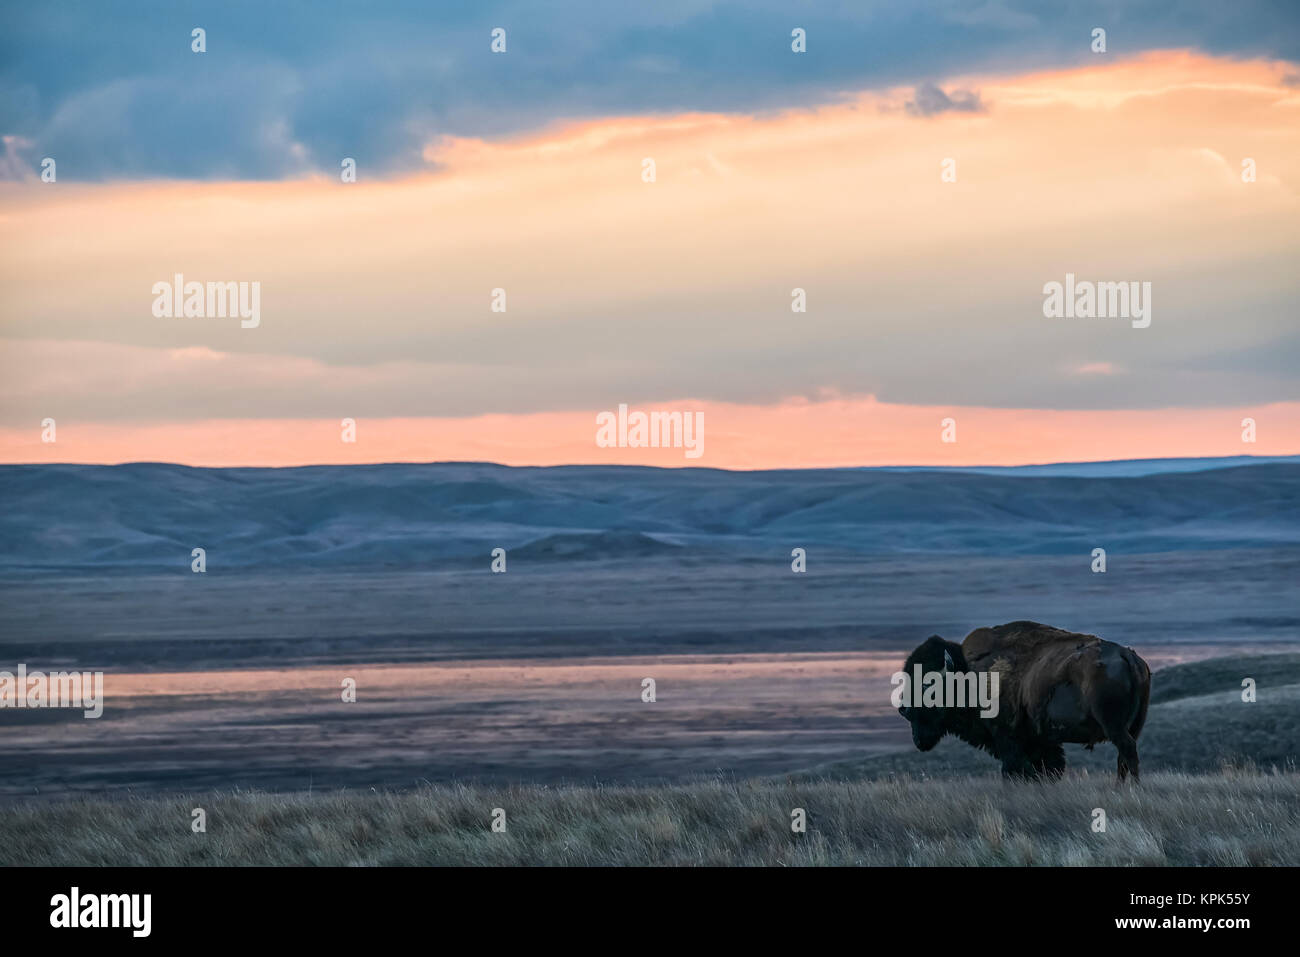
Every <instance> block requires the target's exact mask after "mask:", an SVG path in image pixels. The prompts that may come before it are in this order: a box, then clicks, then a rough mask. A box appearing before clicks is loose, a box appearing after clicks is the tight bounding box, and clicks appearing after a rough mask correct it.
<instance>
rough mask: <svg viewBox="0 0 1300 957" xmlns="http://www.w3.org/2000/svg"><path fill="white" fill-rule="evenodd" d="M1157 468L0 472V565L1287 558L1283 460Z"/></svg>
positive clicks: (1289, 490)
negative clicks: (722, 556) (200, 551)
mask: <svg viewBox="0 0 1300 957" xmlns="http://www.w3.org/2000/svg"><path fill="white" fill-rule="evenodd" d="M1156 461H1157V462H1161V463H1163V465H1164V466H1165V467H1163V468H1162V469H1161V470H1159V471H1155V472H1142V471H1141V470H1142V469H1147V468H1150V467H1151V464H1150V463H1137V464H1135V463H1091V464H1089V463H1085V465H1089V467H1090V468H1091V469H1094V470H1093V471H1089V472H1088V473H1087V474H1084V475H1078V474H1071V473H1069V472H1068V471H1067V472H1066V473H1064V474H1062V473H1059V472H1053V471H1052V469H1054V468H1056V467H1055V466H1025V467H1021V468H1018V469H1014V468H1013V469H971V468H964V469H958V468H950V469H897V468H895V469H886V468H880V469H804V470H799V469H790V470H784V471H762V472H728V471H722V470H717V469H656V468H649V467H639V466H560V467H553V468H509V467H506V466H500V465H484V464H442V465H401V464H394V465H352V466H309V467H302V468H279V469H270V468H262V469H258V468H232V469H202V468H190V467H186V466H177V465H161V464H148V463H142V464H135V465H111V466H110V465H104V466H97V465H14V466H0V499H3V501H4V503H5V508H4V509H3V510H0V567H3V568H8V569H20V570H21V569H24V568H28V569H41V568H87V567H95V568H105V567H107V568H119V569H123V570H132V569H136V570H139V569H147V570H154V571H166V570H169V569H170V570H175V569H177V568H179V569H181V571H185V572H188V567H189V558H188V557H187V556H188V555H189V554H190V550H191V549H192V548H194V547H202V548H205V549H207V551H208V555H209V558H208V561H209V563H213V560H214V558H215V557H217V556H219V557H220V563H219V566H218V567H224V568H238V567H291V566H292V567H313V566H331V567H338V566H348V567H382V566H398V567H409V568H415V567H422V568H428V567H431V566H436V565H437V564H438V563H439V562H445V563H446V567H464V563H463V562H462V561H461V560H460V559H461V557H463V556H480V557H481V556H486V555H488V554H489V553H490V552H491V550H492V549H493V548H497V547H502V548H506V549H507V550H521V551H520V553H519V554H518V555H517V556H515V557H517V558H519V559H520V560H531V561H536V562H547V561H584V560H620V559H627V560H655V559H658V558H660V557H662V556H665V555H667V554H670V553H677V554H680V555H682V556H683V557H689V556H695V555H701V554H706V553H707V552H708V551H710V550H712V551H718V552H728V553H731V554H733V555H738V556H745V557H763V558H766V559H771V557H772V556H774V555H784V556H787V560H788V556H789V554H790V549H791V548H792V547H794V546H802V547H805V548H810V547H817V548H824V549H839V550H845V551H850V552H857V553H869V554H881V553H884V554H893V553H917V554H924V553H930V554H935V553H942V554H983V555H1050V554H1068V553H1073V552H1082V553H1083V554H1088V553H1089V552H1090V551H1091V549H1093V548H1094V547H1097V546H1098V545H1104V547H1106V548H1107V549H1108V550H1110V549H1116V550H1122V551H1125V552H1127V553H1129V554H1133V553H1139V552H1146V553H1150V552H1162V551H1184V550H1206V549H1229V548H1272V547H1278V546H1300V457H1296V456H1292V457H1287V458H1283V459H1280V460H1261V459H1253V458H1247V459H1246V461H1245V462H1244V463H1243V462H1241V461H1240V460H1238V459H1199V460H1196V459H1192V460H1188V459H1174V460H1156ZM1062 467H1063V468H1065V469H1071V468H1075V467H1082V466H1070V465H1066V466H1062ZM1096 469H1101V470H1100V471H1096ZM1125 469H1129V470H1134V469H1136V470H1137V472H1136V474H1134V473H1133V472H1131V471H1130V472H1126V471H1125ZM683 546H685V547H683ZM178 556H179V557H178ZM511 567H512V568H514V567H516V566H514V565H512V566H511Z"/></svg>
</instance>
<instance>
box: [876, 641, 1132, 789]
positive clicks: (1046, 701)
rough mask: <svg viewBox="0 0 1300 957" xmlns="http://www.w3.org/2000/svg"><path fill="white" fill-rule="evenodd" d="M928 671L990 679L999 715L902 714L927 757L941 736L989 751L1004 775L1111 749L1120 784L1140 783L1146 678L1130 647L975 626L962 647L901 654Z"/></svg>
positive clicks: (1061, 766) (1046, 769)
mask: <svg viewBox="0 0 1300 957" xmlns="http://www.w3.org/2000/svg"><path fill="white" fill-rule="evenodd" d="M915 663H920V664H921V665H922V667H923V668H924V670H926V671H939V670H948V671H957V672H966V671H974V672H996V673H997V674H998V682H999V688H998V699H999V701H998V704H999V709H998V713H997V715H996V716H993V717H980V715H979V710H978V708H972V707H967V708H956V707H949V708H900V709H899V711H900V712H901V713H902V714H903V716H904V717H905V718H907V719H908V721H910V722H911V724H912V739H913V741H914V743H915V744H916V746H917V748H919V749H920V750H922V751H928V750H930V749H931V748H933V747H934V746H935V745H936V744H938V742H939V740H940V739H942V737H943V736H944V735H945V734H955V735H956V736H957V737H959V738H961V739H962V740H963V741H966V742H967V743H968V744H971V745H974V746H975V747H978V748H983V749H984V750H986V751H988V752H989V753H991V754H992V755H993V756H994V757H996V758H998V760H1000V761H1001V762H1002V773H1003V774H1004V775H1008V776H1024V777H1035V776H1037V775H1039V774H1060V773H1061V772H1062V771H1063V770H1065V750H1064V748H1063V747H1062V745H1064V744H1071V743H1072V744H1083V745H1087V746H1088V747H1089V748H1091V747H1092V746H1093V745H1095V744H1097V743H1099V742H1101V741H1110V742H1111V743H1113V744H1114V745H1115V748H1116V750H1117V751H1118V752H1119V759H1118V761H1117V764H1116V769H1117V772H1118V775H1119V779H1120V780H1121V781H1122V780H1124V778H1125V777H1126V776H1127V775H1128V773H1129V772H1132V774H1133V777H1134V779H1135V780H1136V779H1137V778H1138V776H1139V766H1138V752H1137V737H1138V735H1139V734H1140V733H1141V731H1142V725H1143V723H1144V722H1145V721H1146V714H1147V704H1148V701H1149V700H1150V696H1151V671H1150V669H1149V668H1148V667H1147V665H1146V662H1145V661H1143V660H1142V659H1141V658H1140V657H1139V656H1138V654H1137V653H1136V652H1135V651H1133V649H1131V648H1124V647H1122V646H1120V645H1117V644H1115V643H1114V642H1112V641H1106V640H1104V639H1101V638H1098V637H1097V636H1096V635H1081V634H1076V633H1074V632H1069V631H1062V630H1061V629H1059V628H1052V627H1050V626H1048V625H1041V624H1039V623H1038V622H1034V621H1013V622H1010V623H1009V624H1006V625H998V626H997V627H994V628H977V629H976V630H975V631H972V632H971V633H970V634H969V635H967V636H966V639H965V640H964V641H963V642H962V643H961V644H960V645H958V644H956V643H955V642H951V641H945V640H944V639H942V638H940V637H939V636H938V635H935V636H933V637H931V638H929V639H927V640H926V641H925V642H924V643H923V644H922V645H921V646H920V647H919V648H917V649H916V651H914V652H912V654H911V655H909V656H908V659H907V664H906V666H905V668H904V670H905V671H906V672H907V673H909V674H910V673H911V671H912V667H913V665H914V664H915Z"/></svg>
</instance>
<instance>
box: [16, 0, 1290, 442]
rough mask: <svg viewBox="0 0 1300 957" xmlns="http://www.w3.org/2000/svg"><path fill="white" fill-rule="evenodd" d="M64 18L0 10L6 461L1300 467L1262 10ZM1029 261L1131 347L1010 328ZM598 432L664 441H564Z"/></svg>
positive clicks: (1280, 178) (1014, 7) (286, 8)
mask: <svg viewBox="0 0 1300 957" xmlns="http://www.w3.org/2000/svg"><path fill="white" fill-rule="evenodd" d="M96 6H97V5H95V4H70V5H68V6H67V7H66V9H65V8H63V7H60V8H58V9H59V10H60V11H61V12H59V13H56V12H54V10H55V8H49V7H43V6H35V5H29V6H26V7H24V8H22V9H16V8H15V9H10V10H6V12H5V14H4V17H5V19H6V21H8V23H7V25H9V26H12V29H10V30H8V31H6V32H7V34H8V35H7V36H6V38H5V39H4V40H3V41H2V44H0V58H2V59H3V63H4V68H3V71H2V72H0V134H2V135H3V154H2V155H0V178H3V179H4V182H0V251H2V252H3V256H0V461H3V462H10V463H13V462H95V463H116V462H129V461H170V462H180V463H185V464H191V465H299V464H309V463H349V462H383V461H450V460H488V461H495V462H501V463H505V464H512V465H523V464H536V465H550V464H561V463H597V464H598V463H644V464H653V465H663V466H674V467H678V466H707V467H719V468H770V467H808V466H840V465H843V466H849V465H885V464H890V465H899V464H918V465H924V464H947V465H957V464H964V465H971V464H1020V463H1028V462H1047V461H1083V460H1095V459H1112V458H1149V457H1162V456H1198V455H1241V454H1256V455H1278V454H1293V453H1300V372H1298V370H1300V268H1297V263H1300V65H1297V64H1298V62H1300V38H1298V35H1300V30H1298V27H1300V12H1297V11H1295V10H1294V8H1292V9H1290V10H1288V9H1286V7H1285V5H1278V4H1267V3H1261V4H1250V3H1248V4H1245V6H1243V7H1234V8H1232V9H1233V11H1235V13H1234V14H1233V16H1231V17H1229V16H1228V12H1229V11H1228V8H1226V7H1222V6H1219V5H1213V4H1205V5H1204V7H1203V10H1202V13H1201V14H1198V15H1197V17H1187V16H1178V15H1177V11H1179V10H1181V11H1184V12H1185V11H1186V9H1188V7H1193V8H1196V9H1202V8H1201V7H1200V6H1198V5H1196V4H1191V5H1173V4H1166V5H1160V4H1133V5H1127V6H1126V7H1125V9H1126V10H1128V11H1129V12H1127V13H1125V14H1122V15H1121V14H1119V13H1117V12H1114V11H1113V10H1112V8H1111V7H1110V6H1109V5H1105V4H1102V5H1097V7H1096V8H1095V9H1093V8H1091V7H1088V6H1086V5H1085V6H1084V7H1083V8H1081V9H1075V10H1073V12H1072V13H1071V14H1070V15H1069V16H1066V15H1064V14H1061V13H1058V12H1047V11H1049V10H1054V9H1055V8H1056V7H1058V6H1060V5H1057V4H1053V5H1044V6H1042V7H1040V6H1039V5H1036V4H1018V3H1010V2H1008V3H1002V2H998V0H985V2H982V3H973V4H963V3H933V4H921V5H918V6H917V7H916V9H915V11H913V13H912V14H911V15H910V16H909V17H903V16H901V15H900V14H898V13H896V12H893V11H894V10H895V8H894V6H893V5H874V4H866V5H864V6H863V8H862V10H861V11H860V12H851V11H846V10H844V9H842V8H840V7H839V6H837V5H830V4H816V3H810V4H807V5H804V4H777V3H772V4H766V5H763V4H759V5H756V7H755V8H754V10H753V11H746V10H742V9H741V8H733V7H730V6H727V5H717V4H707V3H692V2H672V3H667V4H663V5H648V6H653V7H654V8H655V9H641V8H640V5H638V7H637V8H636V9H627V10H623V9H609V10H588V9H587V5H585V4H564V3H561V4H555V5H553V6H552V5H545V6H546V8H547V10H548V11H549V15H548V16H546V17H542V16H541V15H540V13H539V9H536V8H535V7H536V5H534V6H533V7H528V6H521V5H513V4H506V5H492V4H487V5H483V6H482V7H479V6H477V5H476V6H475V7H474V10H473V13H472V14H470V13H467V12H465V11H464V10H457V11H456V12H455V13H453V14H449V17H448V20H447V22H443V23H440V22H438V16H439V15H438V14H437V13H436V12H434V11H436V9H437V8H436V5H435V6H432V7H431V6H429V5H426V4H421V5H407V4H392V5H380V6H378V7H376V8H375V9H376V10H381V9H382V10H384V11H385V13H384V14H383V15H382V16H381V15H379V14H377V13H374V12H372V11H371V10H370V8H368V7H367V8H359V7H356V6H353V5H340V6H339V12H337V13H336V14H335V15H334V19H335V20H336V21H339V20H341V21H343V22H342V23H341V24H340V23H339V22H334V23H333V24H332V25H325V24H322V23H320V22H318V21H317V20H313V19H311V16H312V11H318V10H321V9H324V8H328V7H329V6H330V5H329V4H309V5H300V4H285V5H283V9H281V8H280V5H278V4H277V5H275V6H276V8H277V10H276V12H275V13H266V12H259V8H258V7H257V6H254V5H246V4H242V3H237V4H230V5H228V6H223V7H221V8H220V12H219V14H216V15H212V16H207V15H202V14H197V13H194V12H193V11H185V10H179V11H177V10H170V9H169V10H168V11H167V12H166V13H165V14H160V13H157V12H149V13H147V14H146V12H145V11H147V10H148V9H149V8H148V7H147V6H146V5H136V4H129V5H126V6H125V7H124V9H123V15H122V16H121V17H116V15H115V19H114V27H113V29H112V31H111V32H110V33H108V34H103V33H100V32H99V31H98V30H89V29H88V28H87V27H86V26H85V23H89V22H97V21H93V13H92V11H93V10H94V8H95V7H96ZM622 6H623V5H615V7H618V8H621V7H622ZM822 8H825V10H826V11H833V12H823V10H822ZM1135 9H1139V10H1141V11H1144V15H1143V16H1138V15H1137V14H1136V13H1135V12H1134V11H1135ZM1108 11H1109V12H1108ZM295 17H296V18H297V19H295ZM349 17H357V18H360V22H354V23H352V26H351V28H350V29H348V28H347V18H349ZM1198 18H1199V19H1198ZM99 20H102V16H101V17H100V18H99ZM191 21H193V22H191ZM1188 23H1191V24H1193V25H1194V26H1191V27H1189V26H1188ZM195 26H202V27H204V28H205V29H206V30H207V38H206V43H207V52H204V53H193V52H191V49H190V44H191V38H190V31H191V29H192V28H193V27H195ZM498 26H500V27H504V28H505V29H506V30H507V37H508V45H507V51H506V52H505V53H499V54H496V53H492V52H491V50H490V48H489V45H490V42H491V37H490V33H491V31H492V29H493V28H494V27H498ZM795 27H803V28H805V29H806V30H807V52H806V53H794V52H792V51H791V49H790V42H791V41H790V31H791V29H793V28H795ZM1094 27H1103V28H1105V29H1106V30H1107V45H1108V49H1107V52H1106V53H1094V52H1093V51H1092V50H1091V49H1090V44H1091V42H1092V40H1091V31H1092V29H1093V28H1094ZM45 157H50V158H53V159H54V160H55V161H56V164H57V167H56V168H57V179H56V181H55V182H43V181H42V179H41V169H42V160H43V159H44V158H45ZM345 157H351V158H354V159H355V161H356V168H357V181H356V182H355V183H344V182H341V181H340V175H339V174H340V164H341V162H342V160H343V159H344V158H345ZM647 158H650V159H653V161H654V166H655V180H654V182H645V181H644V179H643V161H644V160H645V159H647ZM946 160H951V161H952V164H951V166H950V168H951V169H953V170H955V182H945V181H944V180H943V178H942V177H941V172H942V170H943V168H944V165H943V164H944V162H945V161H946ZM1244 163H1245V164H1248V165H1249V166H1250V168H1251V169H1253V170H1254V177H1253V181H1244V180H1243V169H1244V166H1243V164H1244ZM177 273H180V274H183V275H184V277H185V279H186V280H187V281H199V282H208V281H214V282H258V283H260V290H261V293H260V295H261V299H260V323H259V324H258V325H257V327H256V328H241V324H240V322H239V320H238V319H237V318H193V317H192V318H170V319H169V318H157V317H155V315H154V314H153V311H152V307H153V303H154V299H155V295H154V294H153V292H152V291H151V290H152V288H153V286H154V284H155V283H157V282H160V281H163V282H171V280H172V277H173V276H174V275H175V274H177ZM1067 273H1071V274H1074V275H1075V276H1076V277H1077V278H1078V279H1079V280H1091V281H1115V282H1119V281H1124V282H1127V281H1137V282H1149V283H1150V284H1151V289H1152V301H1151V304H1152V313H1151V323H1150V326H1149V327H1147V328H1134V327H1133V326H1132V325H1131V323H1130V322H1129V321H1128V320H1127V319H1114V318H1090V319H1053V318H1046V317H1045V316H1044V313H1043V302H1044V293H1043V287H1044V284H1046V283H1049V282H1053V281H1056V282H1062V281H1064V279H1065V276H1066V274H1067ZM796 288H798V289H802V290H804V291H805V294H806V301H807V311H806V312H793V311H792V309H791V302H792V290H794V289H796ZM496 289H503V290H505V293H506V302H507V307H506V311H505V312H494V311H493V310H492V308H491V305H492V302H493V294H494V293H493V291H494V290H496ZM621 403H622V404H627V405H628V406H630V407H632V408H633V409H634V410H635V409H639V410H645V411H647V412H648V411H655V410H662V411H683V412H685V411H691V412H694V411H700V412H703V413H704V430H705V432H704V454H703V455H702V456H701V457H700V458H698V459H687V458H685V457H684V456H683V454H682V450H681V449H634V448H623V449H620V448H600V447H598V446H597V445H596V443H595V441H594V437H595V434H596V416H597V414H598V413H600V412H602V411H606V410H616V409H617V408H618V406H619V405H620V404H621ZM47 418H53V419H54V420H55V421H56V423H57V441H55V442H52V443H50V442H43V441H42V431H43V430H42V422H43V420H45V419H47ZM344 418H352V419H354V420H355V421H356V442H355V443H347V442H344V441H342V439H341V420H343V419H344ZM947 418H951V419H953V420H955V422H956V439H957V441H956V442H951V443H947V442H943V441H941V422H942V421H943V420H944V419H947ZM1246 418H1251V419H1253V420H1254V421H1255V429H1256V435H1257V441H1256V442H1254V443H1246V442H1243V441H1242V431H1243V427H1242V421H1243V419H1246Z"/></svg>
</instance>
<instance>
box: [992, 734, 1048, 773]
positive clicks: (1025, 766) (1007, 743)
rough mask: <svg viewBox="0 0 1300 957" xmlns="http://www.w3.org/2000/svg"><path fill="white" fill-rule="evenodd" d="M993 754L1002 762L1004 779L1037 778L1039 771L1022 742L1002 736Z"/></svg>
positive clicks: (996, 743) (998, 739)
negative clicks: (1021, 744)
mask: <svg viewBox="0 0 1300 957" xmlns="http://www.w3.org/2000/svg"><path fill="white" fill-rule="evenodd" d="M993 753H994V754H995V755H997V758H998V760H1000V761H1001V762H1002V777H1004V778H1035V777H1037V776H1038V770H1037V769H1036V768H1035V767H1034V763H1033V761H1031V760H1030V759H1029V755H1027V754H1026V753H1025V750H1024V748H1022V747H1021V746H1020V742H1019V741H1017V740H1016V739H1015V738H1012V737H1010V736H1009V735H1000V736H999V737H998V738H997V739H996V740H995V742H994V746H993Z"/></svg>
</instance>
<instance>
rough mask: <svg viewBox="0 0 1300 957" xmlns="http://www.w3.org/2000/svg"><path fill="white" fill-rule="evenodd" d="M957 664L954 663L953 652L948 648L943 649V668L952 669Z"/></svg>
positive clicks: (945, 669)
mask: <svg viewBox="0 0 1300 957" xmlns="http://www.w3.org/2000/svg"><path fill="white" fill-rule="evenodd" d="M956 667H957V666H956V665H955V664H954V663H953V660H952V653H951V652H950V651H948V649H947V648H945V649H943V670H944V671H952V670H954V669H955V668H956Z"/></svg>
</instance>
